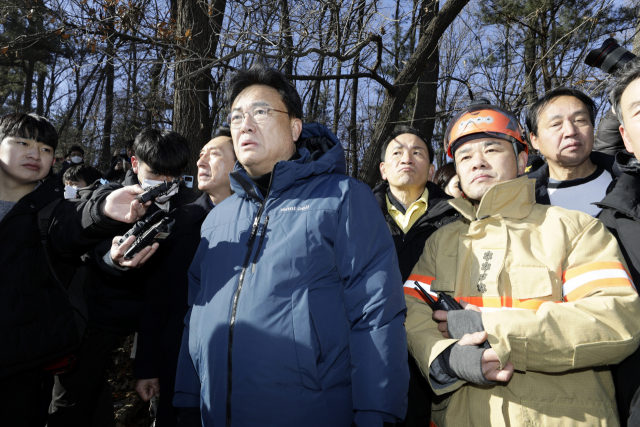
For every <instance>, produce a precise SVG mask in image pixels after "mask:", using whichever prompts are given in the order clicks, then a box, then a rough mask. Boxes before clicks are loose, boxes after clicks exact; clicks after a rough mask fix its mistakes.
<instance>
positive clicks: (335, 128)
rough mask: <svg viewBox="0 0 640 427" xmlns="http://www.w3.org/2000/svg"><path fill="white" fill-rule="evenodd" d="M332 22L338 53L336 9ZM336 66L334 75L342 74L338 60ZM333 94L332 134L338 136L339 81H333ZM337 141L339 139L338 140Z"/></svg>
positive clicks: (339, 39)
mask: <svg viewBox="0 0 640 427" xmlns="http://www.w3.org/2000/svg"><path fill="white" fill-rule="evenodd" d="M333 13H334V22H333V25H334V26H335V34H336V50H337V51H338V52H339V51H340V48H341V44H342V40H341V35H342V34H341V33H340V9H338V8H337V7H336V8H335V10H334V12H333ZM337 65H338V66H337V67H336V75H338V76H339V75H340V74H342V61H340V60H338V64H337ZM335 85H336V86H335V92H334V93H333V95H334V98H333V134H334V135H335V136H338V125H339V121H340V80H336V81H335ZM338 139H339V138H338Z"/></svg>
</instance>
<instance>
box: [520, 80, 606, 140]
mask: <svg viewBox="0 0 640 427" xmlns="http://www.w3.org/2000/svg"><path fill="white" fill-rule="evenodd" d="M561 96H573V97H574V98H577V99H578V100H579V101H580V102H582V103H583V104H584V105H585V106H586V107H587V111H588V112H589V119H590V120H591V125H592V126H595V120H596V104H595V102H593V99H591V98H590V97H589V96H588V95H587V94H585V93H584V92H581V91H579V90H578V89H572V88H570V87H559V88H556V89H554V90H552V91H550V92H547V93H546V94H545V95H544V96H543V97H542V98H540V99H538V100H537V101H536V102H534V103H533V105H532V106H531V107H529V111H528V112H527V128H528V129H529V133H531V134H532V135H535V136H538V121H539V120H540V115H541V114H542V112H543V111H544V110H545V109H546V108H547V106H548V105H549V104H550V103H551V101H553V100H554V99H556V98H559V97H561Z"/></svg>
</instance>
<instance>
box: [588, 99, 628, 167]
mask: <svg viewBox="0 0 640 427" xmlns="http://www.w3.org/2000/svg"><path fill="white" fill-rule="evenodd" d="M622 150H624V141H622V135H620V122H619V121H618V117H617V116H616V115H615V113H614V112H613V111H611V108H609V109H607V114H605V115H604V117H603V118H602V120H600V124H599V125H598V132H597V133H596V140H595V142H594V144H593V151H598V152H600V153H603V154H608V155H610V156H615V155H616V154H617V153H618V152H619V151H622Z"/></svg>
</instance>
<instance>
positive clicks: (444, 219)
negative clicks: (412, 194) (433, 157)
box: [373, 182, 460, 282]
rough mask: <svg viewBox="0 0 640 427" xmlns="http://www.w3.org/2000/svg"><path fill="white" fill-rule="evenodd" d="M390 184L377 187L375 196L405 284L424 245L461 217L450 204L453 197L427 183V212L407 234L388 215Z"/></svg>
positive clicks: (374, 191)
mask: <svg viewBox="0 0 640 427" xmlns="http://www.w3.org/2000/svg"><path fill="white" fill-rule="evenodd" d="M388 189H389V184H388V183H386V182H385V183H382V184H380V185H378V186H377V187H376V188H375V189H374V190H373V193H374V194H375V196H376V199H378V204H379V205H380V209H381V210H382V213H383V214H384V218H385V220H386V221H387V225H388V226H389V230H390V231H391V235H392V236H393V243H395V245H396V253H397V254H398V263H399V264H400V273H401V274H402V281H403V282H404V281H406V280H407V279H408V278H409V275H410V274H411V270H412V269H413V266H414V265H416V263H417V262H418V260H419V259H420V256H421V255H422V251H423V250H424V244H425V242H426V241H427V239H428V238H429V236H431V235H432V234H433V232H434V231H436V230H437V229H438V228H440V227H442V226H444V225H447V224H449V223H450V222H453V221H455V220H457V219H458V218H460V214H459V213H458V211H456V210H455V209H454V208H453V207H452V206H451V205H450V204H449V202H447V200H448V199H450V198H451V196H449V195H447V193H445V192H444V191H442V189H441V188H440V187H438V186H437V185H435V184H434V183H432V182H427V190H429V198H428V206H427V211H426V212H425V213H424V215H422V216H421V217H420V218H418V220H417V221H416V222H415V223H414V224H413V226H412V227H411V229H410V230H409V232H408V233H407V234H404V232H403V231H402V230H401V229H400V227H398V225H397V224H396V222H395V221H394V220H393V218H392V217H391V215H389V212H388V211H387V198H386V197H387V190H388Z"/></svg>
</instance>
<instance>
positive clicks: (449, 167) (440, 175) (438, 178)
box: [433, 163, 456, 190]
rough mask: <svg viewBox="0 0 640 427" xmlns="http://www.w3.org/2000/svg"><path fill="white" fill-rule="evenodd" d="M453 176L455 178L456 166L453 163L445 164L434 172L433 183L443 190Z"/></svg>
mask: <svg viewBox="0 0 640 427" xmlns="http://www.w3.org/2000/svg"><path fill="white" fill-rule="evenodd" d="M454 176H456V166H455V165H454V164H453V163H447V164H446V165H443V166H442V167H440V169H438V170H437V171H436V174H435V175H434V176H433V183H434V184H435V185H437V186H438V187H440V188H442V190H444V189H445V188H447V185H449V181H451V178H453V177H454Z"/></svg>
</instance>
